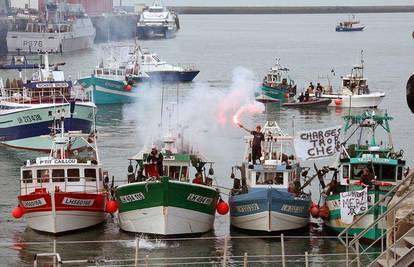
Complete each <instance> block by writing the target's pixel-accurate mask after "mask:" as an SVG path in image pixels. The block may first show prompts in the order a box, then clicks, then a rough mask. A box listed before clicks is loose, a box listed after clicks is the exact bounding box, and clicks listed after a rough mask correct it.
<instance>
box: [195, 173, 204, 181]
mask: <svg viewBox="0 0 414 267" xmlns="http://www.w3.org/2000/svg"><path fill="white" fill-rule="evenodd" d="M193 184H203V177H202V176H201V173H199V172H197V173H196V175H195V178H194V179H193Z"/></svg>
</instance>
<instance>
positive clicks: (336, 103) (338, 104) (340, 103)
mask: <svg viewBox="0 0 414 267" xmlns="http://www.w3.org/2000/svg"><path fill="white" fill-rule="evenodd" d="M335 105H336V106H340V105H342V99H340V98H337V99H335Z"/></svg>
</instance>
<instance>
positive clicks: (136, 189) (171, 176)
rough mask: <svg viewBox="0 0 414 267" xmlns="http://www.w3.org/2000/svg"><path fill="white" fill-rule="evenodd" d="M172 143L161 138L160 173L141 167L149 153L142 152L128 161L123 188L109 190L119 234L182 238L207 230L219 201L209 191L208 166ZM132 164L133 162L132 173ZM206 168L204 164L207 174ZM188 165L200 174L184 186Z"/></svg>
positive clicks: (215, 193) (170, 138)
mask: <svg viewBox="0 0 414 267" xmlns="http://www.w3.org/2000/svg"><path fill="white" fill-rule="evenodd" d="M177 141H178V140H177V139H176V138H175V137H173V135H170V134H169V135H167V137H165V138H164V139H163V145H162V149H161V151H160V153H161V154H162V157H163V168H162V169H163V173H160V171H159V168H157V165H156V164H153V163H148V162H147V159H148V157H149V156H150V155H151V152H152V151H151V150H145V149H144V150H143V151H141V152H139V153H138V154H137V155H135V156H134V157H132V158H131V159H130V165H129V167H128V173H129V174H128V181H129V183H128V184H124V185H120V186H118V187H117V188H116V189H115V196H116V201H117V203H118V207H119V209H118V217H119V226H120V228H121V229H122V230H124V231H128V232H139V233H147V234H155V235H185V234H199V233H204V232H208V231H210V230H212V229H213V227H214V218H215V212H216V205H217V202H218V201H219V197H220V196H219V191H218V190H217V189H216V187H213V186H212V181H213V179H212V175H213V174H214V171H213V170H212V168H211V165H212V163H211V162H208V161H207V160H206V159H205V158H204V157H203V156H202V155H201V154H199V153H195V152H192V151H193V150H192V149H189V148H188V147H187V148H184V149H183V146H177ZM184 147H185V146H184ZM132 161H135V162H136V166H135V168H134V166H133V165H132V163H131V162H132ZM206 164H210V170H209V172H208V175H206V174H205V168H204V166H205V165H206ZM191 166H193V167H194V169H195V171H196V172H197V173H199V174H201V177H202V181H201V183H195V181H193V182H192V181H190V176H189V175H190V168H191Z"/></svg>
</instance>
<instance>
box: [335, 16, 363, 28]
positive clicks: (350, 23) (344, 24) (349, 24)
mask: <svg viewBox="0 0 414 267" xmlns="http://www.w3.org/2000/svg"><path fill="white" fill-rule="evenodd" d="M364 28H365V26H364V25H361V24H360V21H359V20H356V19H355V16H354V15H352V18H349V19H348V20H344V21H340V22H338V24H337V25H336V27H335V31H337V32H358V31H362V30H363V29H364Z"/></svg>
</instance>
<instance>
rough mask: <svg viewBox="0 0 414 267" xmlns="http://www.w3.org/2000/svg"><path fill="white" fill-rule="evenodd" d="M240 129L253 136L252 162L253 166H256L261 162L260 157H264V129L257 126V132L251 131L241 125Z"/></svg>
mask: <svg viewBox="0 0 414 267" xmlns="http://www.w3.org/2000/svg"><path fill="white" fill-rule="evenodd" d="M239 127H240V128H242V129H244V130H246V131H247V132H249V133H250V134H251V135H253V142H252V162H253V164H256V160H260V157H261V156H262V141H264V134H263V133H262V132H261V129H262V127H261V126H260V125H257V126H256V130H255V131H251V130H249V129H247V128H245V127H244V126H243V125H241V124H239Z"/></svg>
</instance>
